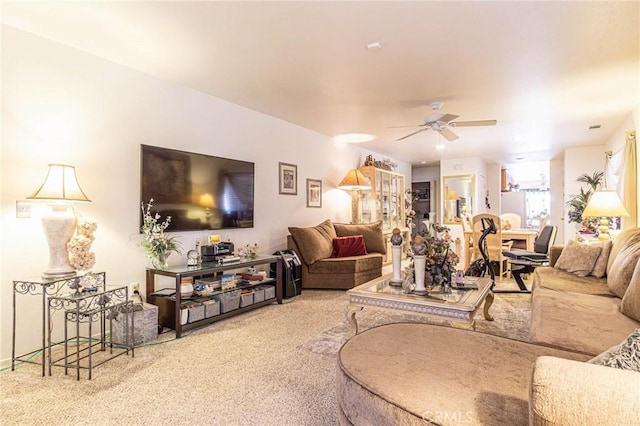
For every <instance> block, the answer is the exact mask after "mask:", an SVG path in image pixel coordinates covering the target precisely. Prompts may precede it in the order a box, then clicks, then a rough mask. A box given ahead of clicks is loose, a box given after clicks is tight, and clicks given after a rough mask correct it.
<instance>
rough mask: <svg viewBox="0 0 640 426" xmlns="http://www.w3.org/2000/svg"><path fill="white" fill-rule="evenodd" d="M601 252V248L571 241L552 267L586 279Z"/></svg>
mask: <svg viewBox="0 0 640 426" xmlns="http://www.w3.org/2000/svg"><path fill="white" fill-rule="evenodd" d="M601 251H602V247H598V246H596V245H591V244H580V243H578V242H576V241H574V240H571V241H569V243H568V244H567V245H566V246H565V247H564V249H563V250H562V253H561V254H560V257H559V258H558V261H557V262H556V264H555V266H554V267H555V268H558V269H562V270H563V271H567V272H571V273H574V274H576V275H578V276H579V277H586V276H587V275H589V273H590V272H591V271H592V270H593V267H594V265H595V264H596V260H597V259H598V256H600V252H601Z"/></svg>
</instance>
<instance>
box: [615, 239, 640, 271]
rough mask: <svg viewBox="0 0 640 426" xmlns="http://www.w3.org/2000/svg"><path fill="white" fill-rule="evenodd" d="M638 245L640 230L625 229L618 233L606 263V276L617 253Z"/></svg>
mask: <svg viewBox="0 0 640 426" xmlns="http://www.w3.org/2000/svg"><path fill="white" fill-rule="evenodd" d="M638 245H640V228H631V229H626V230H624V231H622V232H620V233H619V234H618V235H617V236H616V239H615V240H614V241H613V246H612V247H611V253H609V261H608V262H607V275H608V274H609V271H610V270H611V266H612V265H613V262H614V261H615V260H616V258H617V257H618V253H620V252H621V251H622V250H624V249H625V248H627V247H630V246H638Z"/></svg>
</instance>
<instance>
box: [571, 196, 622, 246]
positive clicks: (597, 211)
mask: <svg viewBox="0 0 640 426" xmlns="http://www.w3.org/2000/svg"><path fill="white" fill-rule="evenodd" d="M582 216H584V217H599V218H600V233H599V234H598V239H599V240H601V241H606V240H610V239H611V235H609V218H611V217H621V216H629V212H628V211H627V209H626V208H625V207H624V205H623V204H622V201H620V197H618V194H616V191H613V190H602V191H595V192H594V193H593V194H592V195H591V198H589V202H588V203H587V207H585V209H584V211H583V212H582Z"/></svg>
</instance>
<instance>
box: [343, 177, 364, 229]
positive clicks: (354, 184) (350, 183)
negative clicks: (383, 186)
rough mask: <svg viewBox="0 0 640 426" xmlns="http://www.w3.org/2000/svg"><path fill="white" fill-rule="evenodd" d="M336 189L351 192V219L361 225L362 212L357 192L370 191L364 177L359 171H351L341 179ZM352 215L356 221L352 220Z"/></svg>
mask: <svg viewBox="0 0 640 426" xmlns="http://www.w3.org/2000/svg"><path fill="white" fill-rule="evenodd" d="M338 188H340V189H348V190H350V191H351V218H352V221H353V222H355V223H361V222H362V217H361V214H362V212H361V209H360V205H359V201H360V197H359V196H358V191H362V190H369V189H371V185H370V184H369V181H368V180H367V178H365V177H364V175H363V174H362V172H361V171H360V170H358V169H351V170H349V172H348V173H347V175H346V176H345V177H344V178H343V179H342V181H340V184H338ZM354 213H355V218H356V220H353V218H354Z"/></svg>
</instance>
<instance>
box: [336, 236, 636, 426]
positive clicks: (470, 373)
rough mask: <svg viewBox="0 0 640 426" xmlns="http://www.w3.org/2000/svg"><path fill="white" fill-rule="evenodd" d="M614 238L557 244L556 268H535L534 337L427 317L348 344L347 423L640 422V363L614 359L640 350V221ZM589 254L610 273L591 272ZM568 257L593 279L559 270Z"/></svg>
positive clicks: (344, 352)
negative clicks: (591, 244)
mask: <svg viewBox="0 0 640 426" xmlns="http://www.w3.org/2000/svg"><path fill="white" fill-rule="evenodd" d="M605 247H606V248H605ZM605 247H601V248H600V251H599V252H598V253H596V254H594V253H595V252H594V250H593V249H586V251H589V252H591V254H589V255H587V254H586V252H585V253H581V252H580V250H585V247H578V251H577V253H575V256H573V257H568V258H567V256H568V255H567V253H565V256H564V258H561V256H560V255H561V254H562V251H563V248H561V247H554V248H553V251H552V262H551V263H552V265H553V266H549V267H540V268H537V269H536V271H535V273H534V285H533V292H532V296H531V297H532V314H531V315H532V318H531V328H530V342H518V341H515V340H510V339H505V338H502V337H497V336H489V335H484V334H481V333H476V332H472V331H469V330H457V329H451V328H448V327H441V326H434V325H428V324H391V325H385V326H381V327H377V328H372V329H370V330H367V331H364V332H363V333H360V334H358V335H356V336H355V337H353V338H352V339H350V340H349V341H347V343H345V345H344V346H343V347H342V348H341V350H340V353H339V356H338V369H337V378H336V383H337V395H338V417H339V422H340V424H342V425H350V424H354V425H370V424H376V425H392V424H407V425H408V424H416V425H418V424H420V425H423V424H434V425H436V424H437V425H457V424H461V423H464V424H482V425H504V424H510V425H512V424H513V425H515V424H529V425H534V426H538V425H541V426H542V425H544V426H548V425H557V426H573V425H575V426H578V425H580V426H583V425H598V426H601V425H631V424H634V425H636V424H640V411H639V410H638V407H639V406H640V385H639V384H640V372H638V371H633V370H629V369H622V368H612V367H609V366H605V365H607V364H609V365H611V364H613V365H617V366H618V367H620V366H621V365H625V366H626V367H627V368H632V367H631V366H629V365H628V364H632V363H633V362H634V361H635V362H637V360H638V359H639V358H640V355H639V354H638V350H640V349H638V348H640V343H639V342H640V340H639V339H640V336H639V333H640V262H639V260H638V259H639V256H640V229H637V228H636V229H632V230H628V231H625V232H622V233H621V234H620V235H619V236H618V237H617V238H616V240H615V241H614V242H613V244H612V245H611V246H605ZM567 248H568V247H565V248H564V250H567ZM603 250H604V251H605V256H604V257H603V258H600V255H601V254H602V251H603ZM596 251H597V250H596ZM607 251H608V253H607ZM586 258H590V259H591V260H592V261H593V262H595V263H596V264H598V267H599V268H600V272H598V273H596V275H600V274H601V273H602V274H606V276H603V277H598V276H590V275H589V274H590V273H593V272H594V271H595V269H596V268H595V267H594V266H592V268H593V270H587V269H589V265H588V262H587V266H584V262H583V261H584V259H586ZM561 259H562V260H561ZM558 262H560V265H558ZM598 262H599V263H598ZM581 264H582V265H581ZM562 265H564V266H565V267H567V268H568V269H576V270H580V269H582V273H581V274H582V275H586V276H578V275H577V273H578V272H569V271H567V270H561V269H559V268H558V267H554V266H562ZM567 265H568V266H567ZM585 271H586V273H585ZM603 271H604V272H603ZM634 330H636V331H634ZM632 335H633V337H630V338H629V339H625V338H627V336H632ZM623 342H624V344H622V343H623ZM617 345H620V346H617ZM618 350H620V351H621V352H623V354H622V355H621V356H618V357H615V356H611V354H612V353H613V354H615V353H616V351H618ZM629 351H631V355H630V354H629ZM598 354H600V355H599V356H597V358H596V359H593V357H594V355H598ZM590 360H591V361H590ZM585 361H590V362H585ZM598 363H599V364H600V365H596V364H598ZM635 368H636V369H637V368H638V367H637V366H636V367H635Z"/></svg>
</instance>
